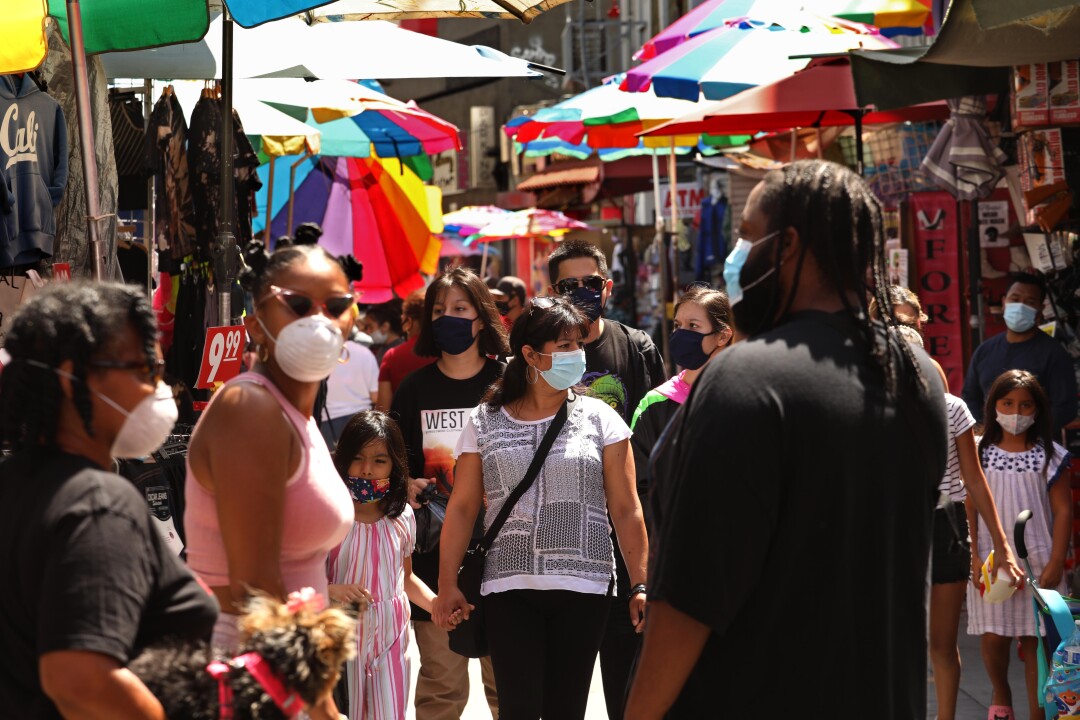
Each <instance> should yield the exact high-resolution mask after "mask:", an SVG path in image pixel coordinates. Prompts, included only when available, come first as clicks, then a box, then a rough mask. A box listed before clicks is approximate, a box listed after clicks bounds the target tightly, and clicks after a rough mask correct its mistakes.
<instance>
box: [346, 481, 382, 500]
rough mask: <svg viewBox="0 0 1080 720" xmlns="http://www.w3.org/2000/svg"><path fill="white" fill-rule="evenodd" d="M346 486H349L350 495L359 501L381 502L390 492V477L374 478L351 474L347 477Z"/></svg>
mask: <svg viewBox="0 0 1080 720" xmlns="http://www.w3.org/2000/svg"><path fill="white" fill-rule="evenodd" d="M345 487H347V488H349V495H351V496H352V499H353V500H355V501H356V502H358V503H373V502H379V501H380V500H382V499H383V498H384V497H386V496H387V494H389V492H390V478H381V479H378V480H373V479H371V478H364V477H354V476H353V475H350V476H348V477H347V478H345Z"/></svg>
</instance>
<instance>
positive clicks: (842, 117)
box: [643, 61, 949, 136]
mask: <svg viewBox="0 0 1080 720" xmlns="http://www.w3.org/2000/svg"><path fill="white" fill-rule="evenodd" d="M856 116H861V122H862V123H865V124H875V123H890V122H902V121H917V120H933V119H941V118H946V117H948V116H949V109H948V107H947V106H946V104H945V103H943V102H938V103H930V104H927V105H920V106H916V107H910V108H902V109H898V110H892V111H881V110H876V109H874V108H864V107H863V106H861V105H860V104H859V103H858V101H857V100H856V98H855V89H854V86H853V84H852V81H851V71H850V68H849V66H848V63H847V62H846V61H838V62H831V63H827V64H820V65H815V66H813V67H810V68H807V69H806V70H803V71H801V72H798V73H795V74H794V75H792V76H791V77H788V78H784V79H783V80H781V81H779V82H776V83H773V84H771V85H762V86H761V87H757V88H754V89H752V90H747V91H746V92H744V93H741V94H739V95H736V96H735V97H732V98H728V99H727V100H723V101H721V102H716V103H708V104H706V105H704V106H703V107H701V108H700V109H698V110H695V111H694V112H692V113H689V114H688V115H684V116H683V117H680V118H676V119H674V120H672V121H671V122H668V123H664V124H663V125H659V126H657V127H655V128H653V129H652V130H649V131H647V132H645V133H643V135H645V136H657V135H678V134H684V133H701V132H707V133H712V134H717V135H719V134H731V133H757V132H768V131H774V130H786V129H790V128H799V127H803V128H812V127H835V126H845V125H853V124H855V120H856Z"/></svg>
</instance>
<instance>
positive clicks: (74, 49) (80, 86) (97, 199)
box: [67, 0, 105, 280]
mask: <svg viewBox="0 0 1080 720" xmlns="http://www.w3.org/2000/svg"><path fill="white" fill-rule="evenodd" d="M67 14H68V37H69V38H70V39H71V69H72V75H73V76H74V81H75V107H76V112H77V113H78V118H79V143H80V145H81V146H82V164H83V176H84V179H85V182H86V217H87V229H88V231H89V236H90V256H91V263H90V275H91V277H93V279H94V280H104V279H105V248H104V247H103V246H102V242H101V232H100V231H101V228H100V227H99V226H98V222H100V220H101V195H100V188H99V187H98V169H97V155H96V154H95V149H94V118H93V116H92V115H91V114H90V78H89V74H88V73H87V70H86V44H85V43H84V41H83V28H82V8H81V7H80V5H79V0H67Z"/></svg>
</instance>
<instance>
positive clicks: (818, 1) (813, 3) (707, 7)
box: [634, 0, 931, 60]
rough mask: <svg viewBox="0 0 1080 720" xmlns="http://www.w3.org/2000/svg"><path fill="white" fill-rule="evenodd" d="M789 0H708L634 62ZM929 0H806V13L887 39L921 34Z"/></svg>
mask: <svg viewBox="0 0 1080 720" xmlns="http://www.w3.org/2000/svg"><path fill="white" fill-rule="evenodd" d="M778 1H780V2H785V1H786V2H787V7H788V8H791V6H792V5H793V3H791V2H790V0H707V2H704V3H702V4H701V5H698V6H697V7H696V8H694V9H693V10H691V11H690V12H688V13H686V14H685V15H683V16H682V17H681V18H679V19H678V20H676V21H675V22H673V23H672V24H671V25H669V26H667V27H666V28H664V29H663V30H661V31H660V32H659V33H657V35H656V36H655V37H653V38H652V39H651V40H649V41H648V42H646V43H645V45H644V46H643V47H642V48H641V49H640V50H638V52H637V53H636V54H635V55H634V59H635V60H651V59H652V58H654V57H656V56H657V55H660V54H662V53H665V52H667V51H668V50H670V49H671V48H673V47H676V46H677V45H681V44H683V43H684V42H686V41H687V40H690V39H691V38H694V37H697V36H698V35H701V34H702V33H706V32H709V31H710V30H715V29H716V28H718V27H722V26H723V25H724V24H725V23H726V22H727V21H729V20H732V19H735V18H740V17H748V16H749V17H754V16H755V14H758V13H760V11H761V10H760V9H761V8H763V7H768V6H772V7H773V8H775V7H776V6H777V2H778ZM929 5H930V3H929V0H927V2H922V1H921V0H804V2H802V3H801V7H802V9H803V10H805V11H807V12H811V13H815V14H817V15H824V16H830V17H838V18H841V19H844V20H850V21H852V22H858V23H865V24H867V25H873V26H875V27H877V28H879V29H880V30H881V34H882V35H885V36H886V37H896V36H899V35H921V34H922V33H923V29H924V27H925V26H926V24H927V21H928V20H930V17H931V9H930V7H929Z"/></svg>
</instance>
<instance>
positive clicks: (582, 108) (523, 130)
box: [503, 75, 698, 149]
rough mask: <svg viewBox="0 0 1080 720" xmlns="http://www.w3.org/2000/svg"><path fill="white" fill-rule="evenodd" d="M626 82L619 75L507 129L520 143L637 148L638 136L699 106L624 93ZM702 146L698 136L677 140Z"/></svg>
mask: <svg viewBox="0 0 1080 720" xmlns="http://www.w3.org/2000/svg"><path fill="white" fill-rule="evenodd" d="M622 81H623V77H622V76H621V75H616V76H615V77H613V78H611V79H610V80H609V81H608V82H606V83H605V84H603V85H600V86H598V87H595V88H592V89H591V90H586V91H585V92H583V93H581V94H579V95H575V96H574V97H572V98H569V99H567V100H563V101H562V102H560V103H558V104H556V105H553V106H551V107H547V108H543V109H541V110H538V111H536V112H535V113H534V114H532V115H519V116H518V117H515V118H511V119H510V121H509V122H507V123H506V125H505V126H503V131H504V132H505V133H506V134H507V135H509V136H511V137H513V138H514V139H515V140H516V141H518V142H520V143H528V142H530V141H532V140H542V139H553V138H558V139H560V140H564V141H566V142H567V143H569V144H571V145H579V144H581V143H584V144H586V145H588V146H589V147H592V148H597V149H600V148H634V147H637V146H638V144H639V143H640V142H641V140H640V139H639V138H638V137H637V135H638V133H640V132H642V131H643V130H647V129H649V128H650V127H653V126H656V125H659V124H660V123H662V122H666V121H668V120H671V119H672V118H676V117H679V116H681V115H685V114H686V113H688V112H691V111H692V110H693V109H694V107H695V106H696V105H697V103H696V102H693V101H689V100H680V99H677V98H665V97H657V96H656V94H655V93H653V92H652V91H651V90H648V91H646V92H640V93H631V92H624V91H623V90H620V89H619V85H620V84H621V83H622ZM697 143H698V137H697V135H692V136H689V137H682V138H677V140H676V143H675V144H676V145H679V146H695V145H697ZM645 144H646V145H649V144H650V143H649V142H646V143H645ZM669 144H670V143H669V142H668V141H666V140H665V141H664V142H662V143H655V145H656V146H657V147H659V146H663V145H669Z"/></svg>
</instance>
